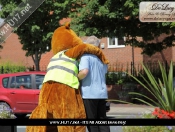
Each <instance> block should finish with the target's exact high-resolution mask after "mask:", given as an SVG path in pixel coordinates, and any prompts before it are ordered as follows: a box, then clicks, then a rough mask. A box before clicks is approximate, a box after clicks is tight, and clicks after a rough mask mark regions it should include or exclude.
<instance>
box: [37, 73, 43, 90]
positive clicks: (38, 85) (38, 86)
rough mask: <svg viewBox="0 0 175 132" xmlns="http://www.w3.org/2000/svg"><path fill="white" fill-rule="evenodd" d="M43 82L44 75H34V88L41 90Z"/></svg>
mask: <svg viewBox="0 0 175 132" xmlns="http://www.w3.org/2000/svg"><path fill="white" fill-rule="evenodd" d="M43 80H44V75H36V88H37V89H41V87H42V83H43Z"/></svg>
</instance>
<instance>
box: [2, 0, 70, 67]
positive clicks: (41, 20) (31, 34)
mask: <svg viewBox="0 0 175 132" xmlns="http://www.w3.org/2000/svg"><path fill="white" fill-rule="evenodd" d="M29 1H30V0H29ZM43 1H44V0H43ZM21 2H22V0H16V1H14V0H1V1H0V4H1V5H2V10H1V11H0V17H2V18H7V16H8V15H9V14H10V13H11V12H12V11H13V10H14V9H15V8H16V7H18V5H19V4H20V3H21ZM27 2H28V1H27ZM31 2H32V0H31ZM69 4H71V3H69V2H68V1H64V0H59V2H53V1H52V0H45V1H44V2H43V3H42V4H41V5H40V6H39V8H38V9H37V10H36V11H34V12H33V13H32V14H31V15H30V16H29V18H27V19H26V20H25V21H24V22H23V23H22V24H21V25H20V26H19V27H18V28H17V29H16V30H15V33H16V34H17V35H18V36H19V40H20V42H21V44H22V45H23V47H22V49H23V50H25V51H26V56H31V57H32V59H33V61H34V64H35V67H36V70H40V69H39V62H40V59H41V55H42V54H43V53H45V52H47V51H50V49H51V36H52V34H53V31H54V30H55V29H56V28H57V27H59V21H60V20H61V19H63V18H66V16H68V12H67V10H70V6H69ZM19 10H20V9H19Z"/></svg>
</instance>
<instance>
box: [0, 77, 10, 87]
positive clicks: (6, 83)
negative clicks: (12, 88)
mask: <svg viewBox="0 0 175 132" xmlns="http://www.w3.org/2000/svg"><path fill="white" fill-rule="evenodd" d="M8 82H9V78H3V80H2V83H3V84H2V85H3V87H4V88H7V86H8Z"/></svg>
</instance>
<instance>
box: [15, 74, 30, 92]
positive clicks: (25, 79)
mask: <svg viewBox="0 0 175 132" xmlns="http://www.w3.org/2000/svg"><path fill="white" fill-rule="evenodd" d="M16 88H20V89H32V84H31V76H30V75H26V76H17V77H16Z"/></svg>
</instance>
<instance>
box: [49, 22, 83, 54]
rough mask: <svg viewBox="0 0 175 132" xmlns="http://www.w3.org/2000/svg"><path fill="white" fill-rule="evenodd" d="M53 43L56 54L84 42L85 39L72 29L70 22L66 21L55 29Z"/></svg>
mask: <svg viewBox="0 0 175 132" xmlns="http://www.w3.org/2000/svg"><path fill="white" fill-rule="evenodd" d="M51 44H52V51H53V54H54V55H55V54H57V53H58V52H60V51H63V50H67V49H70V48H72V47H75V46H76V45H78V44H83V41H82V40H81V39H80V38H79V37H78V36H77V35H76V33H75V32H74V31H73V30H71V29H70V23H66V24H65V25H64V26H61V27H59V28H57V29H56V30H55V31H54V33H53V36H52V42H51Z"/></svg>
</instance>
